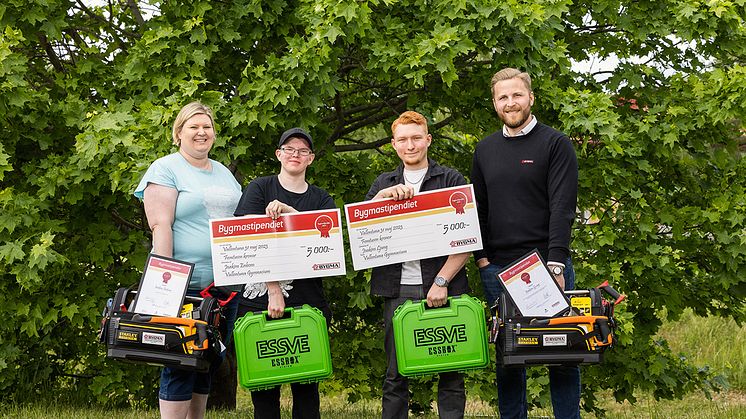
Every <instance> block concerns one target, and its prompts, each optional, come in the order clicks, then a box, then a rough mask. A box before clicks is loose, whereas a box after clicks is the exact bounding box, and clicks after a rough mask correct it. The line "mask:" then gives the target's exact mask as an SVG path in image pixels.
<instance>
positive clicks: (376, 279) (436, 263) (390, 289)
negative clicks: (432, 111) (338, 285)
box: [365, 158, 469, 298]
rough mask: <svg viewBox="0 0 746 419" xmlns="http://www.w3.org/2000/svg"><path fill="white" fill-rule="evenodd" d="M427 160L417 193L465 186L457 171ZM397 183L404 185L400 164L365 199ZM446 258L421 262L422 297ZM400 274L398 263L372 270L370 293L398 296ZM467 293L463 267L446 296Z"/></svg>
mask: <svg viewBox="0 0 746 419" xmlns="http://www.w3.org/2000/svg"><path fill="white" fill-rule="evenodd" d="M427 161H428V169H427V173H426V174H425V179H424V180H423V181H422V187H421V188H420V192H425V191H432V190H435V189H442V188H450V187H453V186H461V185H466V179H464V177H463V176H462V175H461V173H459V172H458V171H456V170H454V169H451V168H450V167H446V166H441V165H439V164H438V163H436V162H435V161H433V160H432V159H430V158H428V159H427ZM397 184H404V165H403V164H400V165H399V167H398V168H397V169H396V170H394V171H393V172H386V173H383V174H381V175H380V176H378V178H376V180H375V181H374V182H373V185H372V186H371V187H370V190H369V191H368V194H367V195H366V196H365V199H366V200H370V199H373V197H374V196H375V195H376V194H377V193H378V191H380V190H381V189H386V188H388V187H390V186H394V185H397ZM447 259H448V256H440V257H435V258H430V259H422V260H420V268H421V269H422V287H423V290H424V292H425V294H427V292H428V291H429V290H430V287H432V285H433V280H434V279H435V275H437V274H438V271H440V268H442V267H443V265H444V264H445V263H446V260H447ZM401 271H402V268H401V263H395V264H393V265H385V266H378V267H375V268H373V271H372V272H371V276H370V293H371V294H372V295H378V296H381V297H387V298H395V297H398V296H399V285H400V283H401ZM466 292H469V283H468V282H467V280H466V269H465V268H462V269H461V270H460V271H459V272H458V273H457V274H456V276H454V277H453V278H452V279H451V282H450V283H449V284H448V295H461V294H463V293H466Z"/></svg>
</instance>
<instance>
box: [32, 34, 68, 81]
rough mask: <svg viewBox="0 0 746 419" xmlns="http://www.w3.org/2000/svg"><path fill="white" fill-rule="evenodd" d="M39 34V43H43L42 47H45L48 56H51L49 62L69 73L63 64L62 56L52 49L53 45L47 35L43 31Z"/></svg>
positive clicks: (61, 70)
mask: <svg viewBox="0 0 746 419" xmlns="http://www.w3.org/2000/svg"><path fill="white" fill-rule="evenodd" d="M37 36H38V38H39V44H41V47H42V48H44V51H45V52H46V53H47V57H49V62H50V63H51V64H52V67H54V69H55V70H57V71H59V72H60V73H67V70H65V67H64V66H63V65H62V62H61V61H60V58H59V57H58V56H57V54H56V53H55V52H54V49H52V45H51V44H50V43H49V41H48V40H47V36H46V35H44V34H43V33H41V32H39V34H38V35H37Z"/></svg>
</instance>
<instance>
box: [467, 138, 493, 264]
mask: <svg viewBox="0 0 746 419" xmlns="http://www.w3.org/2000/svg"><path fill="white" fill-rule="evenodd" d="M471 183H472V185H473V186H474V200H475V201H476V204H477V217H479V228H480V230H481V232H482V243H483V245H484V246H485V247H486V246H487V243H488V240H489V224H488V222H489V213H490V208H489V204H488V202H489V201H488V199H487V185H486V184H485V181H484V175H482V169H481V168H480V167H479V160H478V159H477V150H475V151H474V158H473V159H472V162H471ZM474 259H475V260H476V261H477V267H479V268H484V267H485V266H487V265H488V264H489V263H490V261H489V260H488V259H487V252H486V251H485V250H484V249H483V250H477V251H476V252H474Z"/></svg>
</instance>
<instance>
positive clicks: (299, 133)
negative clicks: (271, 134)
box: [277, 127, 313, 151]
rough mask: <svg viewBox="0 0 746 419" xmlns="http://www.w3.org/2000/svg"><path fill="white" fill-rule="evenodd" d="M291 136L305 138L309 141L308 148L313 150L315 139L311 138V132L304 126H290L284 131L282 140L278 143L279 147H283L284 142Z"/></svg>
mask: <svg viewBox="0 0 746 419" xmlns="http://www.w3.org/2000/svg"><path fill="white" fill-rule="evenodd" d="M291 137H299V138H303V139H305V140H306V141H308V148H310V149H311V151H313V140H312V139H311V134H309V133H307V132H306V131H304V130H303V128H298V127H295V128H290V129H289V130H287V131H285V132H283V133H282V135H281V136H280V142H279V143H278V144H277V148H280V147H282V145H283V144H285V141H287V140H288V139H289V138H291Z"/></svg>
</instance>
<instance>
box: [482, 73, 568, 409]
mask: <svg viewBox="0 0 746 419" xmlns="http://www.w3.org/2000/svg"><path fill="white" fill-rule="evenodd" d="M492 95H493V97H492V100H493V104H494V106H495V111H496V112H497V115H498V116H499V117H500V119H501V120H502V121H503V124H504V125H503V129H502V130H500V131H497V132H495V133H493V134H491V135H488V136H487V137H486V138H484V139H483V140H482V141H480V142H479V144H477V147H476V149H475V150H474V160H473V163H472V169H471V181H472V183H473V184H474V194H475V197H476V201H477V212H478V214H479V223H480V225H481V229H482V242H483V243H484V250H482V251H479V252H475V253H474V258H475V259H476V261H477V266H478V267H479V271H480V275H481V277H482V285H483V286H484V291H485V295H486V297H487V300H488V303H489V304H490V306H491V305H493V304H494V303H495V300H496V299H497V297H498V295H499V293H500V292H502V290H501V288H500V284H498V283H497V279H496V277H495V274H496V273H497V272H498V271H500V270H501V269H502V268H503V267H505V266H506V265H508V264H510V263H511V262H513V261H515V259H517V258H519V257H520V256H523V255H524V254H526V253H527V252H529V251H531V250H533V249H534V248H536V249H538V250H539V252H540V253H541V255H542V257H543V258H544V259H545V260H546V261H547V265H548V266H549V269H550V271H552V273H553V274H554V277H555V280H556V281H557V283H558V284H559V285H560V287H562V288H563V289H566V290H569V289H572V288H573V286H574V282H575V273H574V271H573V268H572V262H571V260H570V230H571V227H572V223H573V220H574V219H575V207H576V204H577V194H578V163H577V158H576V157H575V149H574V148H573V145H572V143H571V142H570V139H569V138H568V137H567V136H566V135H564V134H563V133H561V132H559V131H557V130H555V129H553V128H551V127H549V126H547V125H544V124H542V123H541V122H539V121H537V119H536V117H535V116H533V115H532V114H531V106H533V104H534V93H533V91H532V90H531V78H530V76H529V75H528V74H527V73H524V72H521V71H520V70H516V69H514V68H505V69H503V70H500V71H499V72H497V73H496V74H495V75H494V77H493V78H492ZM549 383H550V388H551V392H552V405H553V407H554V415H555V417H556V418H558V419H559V418H561V419H569V418H573V419H574V418H580V370H579V369H578V368H577V367H551V368H549ZM497 391H498V399H499V400H498V402H499V409H500V417H501V418H504V419H506V418H526V415H527V405H526V370H525V368H500V367H498V370H497Z"/></svg>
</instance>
